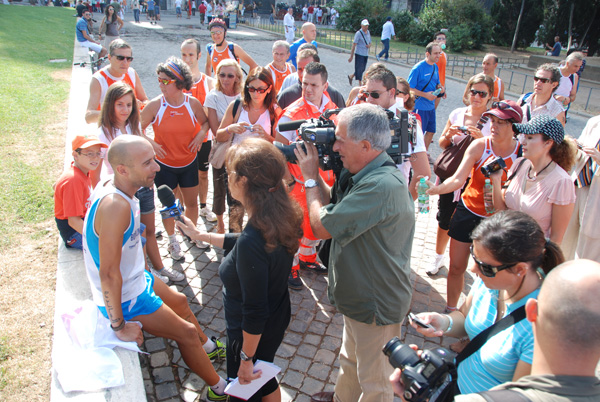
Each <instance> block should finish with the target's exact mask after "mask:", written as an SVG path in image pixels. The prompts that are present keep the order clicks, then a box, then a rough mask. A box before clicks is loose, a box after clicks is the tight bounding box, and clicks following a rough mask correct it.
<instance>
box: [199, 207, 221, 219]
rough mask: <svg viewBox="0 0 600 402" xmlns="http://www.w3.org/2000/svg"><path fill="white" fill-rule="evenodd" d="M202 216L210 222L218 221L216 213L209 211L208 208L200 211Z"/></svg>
mask: <svg viewBox="0 0 600 402" xmlns="http://www.w3.org/2000/svg"><path fill="white" fill-rule="evenodd" d="M200 216H202V217H204V218H206V220H207V221H209V222H216V221H217V215H215V213H214V212H213V211H211V210H210V209H208V207H204V208H202V209H201V210H200Z"/></svg>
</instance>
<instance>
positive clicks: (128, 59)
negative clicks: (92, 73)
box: [115, 55, 133, 63]
mask: <svg viewBox="0 0 600 402" xmlns="http://www.w3.org/2000/svg"><path fill="white" fill-rule="evenodd" d="M115 57H116V58H117V60H119V61H123V60H127V61H128V62H130V63H131V62H132V61H133V57H132V56H119V55H116V56H115Z"/></svg>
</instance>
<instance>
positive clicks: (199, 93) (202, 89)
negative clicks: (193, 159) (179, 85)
mask: <svg viewBox="0 0 600 402" xmlns="http://www.w3.org/2000/svg"><path fill="white" fill-rule="evenodd" d="M200 76H201V78H200V79H199V80H198V81H196V82H194V83H193V84H192V89H190V90H189V91H186V90H185V89H184V90H183V92H184V93H186V94H190V95H192V96H193V97H194V98H196V99H198V100H199V101H200V103H201V104H202V106H204V101H205V100H206V95H207V94H208V92H209V91H208V80H207V76H206V74H204V73H200ZM208 137H209V136H208V135H207V136H206V137H205V138H204V142H206V141H208V140H209V138H208Z"/></svg>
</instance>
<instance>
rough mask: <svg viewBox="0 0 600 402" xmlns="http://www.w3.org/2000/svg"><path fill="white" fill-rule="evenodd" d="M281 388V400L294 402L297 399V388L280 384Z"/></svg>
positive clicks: (282, 401)
mask: <svg viewBox="0 0 600 402" xmlns="http://www.w3.org/2000/svg"><path fill="white" fill-rule="evenodd" d="M280 388H281V402H292V401H294V400H295V398H296V395H297V394H298V393H297V392H296V390H295V389H292V388H289V387H286V386H285V385H283V384H282V385H280Z"/></svg>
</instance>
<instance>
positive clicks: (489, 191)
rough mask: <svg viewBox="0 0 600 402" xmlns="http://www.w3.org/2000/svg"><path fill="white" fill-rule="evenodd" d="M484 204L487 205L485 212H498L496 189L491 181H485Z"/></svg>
mask: <svg viewBox="0 0 600 402" xmlns="http://www.w3.org/2000/svg"><path fill="white" fill-rule="evenodd" d="M483 204H484V205H485V212H487V213H488V214H493V213H494V212H496V210H495V209H494V187H493V186H492V183H491V182H490V179H485V184H484V185H483Z"/></svg>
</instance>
